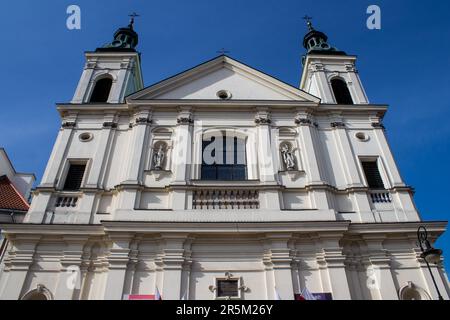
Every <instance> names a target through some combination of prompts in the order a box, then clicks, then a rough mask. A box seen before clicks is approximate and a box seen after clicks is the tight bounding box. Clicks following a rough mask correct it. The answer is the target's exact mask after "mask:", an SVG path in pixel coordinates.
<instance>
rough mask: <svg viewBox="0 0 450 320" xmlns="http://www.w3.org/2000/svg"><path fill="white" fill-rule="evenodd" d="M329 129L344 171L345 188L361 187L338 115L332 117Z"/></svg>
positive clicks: (349, 146) (353, 157)
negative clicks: (332, 130) (331, 130)
mask: <svg viewBox="0 0 450 320" xmlns="http://www.w3.org/2000/svg"><path fill="white" fill-rule="evenodd" d="M331 127H332V128H333V129H334V138H335V142H336V146H337V150H338V152H339V157H340V159H341V164H342V167H343V169H344V173H345V178H346V182H347V187H362V186H363V184H362V182H361V177H360V175H359V171H358V168H357V166H356V161H355V156H354V152H353V149H352V147H351V145H350V142H349V138H348V136H347V132H346V129H345V123H343V122H342V118H341V117H340V116H339V115H334V118H333V122H331Z"/></svg>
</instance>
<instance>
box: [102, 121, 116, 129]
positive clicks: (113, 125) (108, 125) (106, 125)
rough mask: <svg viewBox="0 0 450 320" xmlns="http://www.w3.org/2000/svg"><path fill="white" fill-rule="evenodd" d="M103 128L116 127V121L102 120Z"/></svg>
mask: <svg viewBox="0 0 450 320" xmlns="http://www.w3.org/2000/svg"><path fill="white" fill-rule="evenodd" d="M103 128H111V129H115V128H117V123H116V122H103Z"/></svg>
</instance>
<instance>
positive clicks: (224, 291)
mask: <svg viewBox="0 0 450 320" xmlns="http://www.w3.org/2000/svg"><path fill="white" fill-rule="evenodd" d="M238 296H239V289H238V280H217V297H219V298H220V297H238Z"/></svg>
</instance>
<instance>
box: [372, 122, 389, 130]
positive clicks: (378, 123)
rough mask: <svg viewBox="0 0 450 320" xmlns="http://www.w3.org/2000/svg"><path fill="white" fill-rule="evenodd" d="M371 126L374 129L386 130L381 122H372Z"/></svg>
mask: <svg viewBox="0 0 450 320" xmlns="http://www.w3.org/2000/svg"><path fill="white" fill-rule="evenodd" d="M372 127H373V128H375V129H383V130H386V127H385V126H384V124H382V123H381V122H372Z"/></svg>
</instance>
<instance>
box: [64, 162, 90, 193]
mask: <svg viewBox="0 0 450 320" xmlns="http://www.w3.org/2000/svg"><path fill="white" fill-rule="evenodd" d="M85 170H86V164H73V163H71V164H70V167H69V170H68V171H67V177H66V181H65V183H64V188H63V190H64V191H78V190H80V187H81V182H82V181H83V176H84V172H85Z"/></svg>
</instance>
